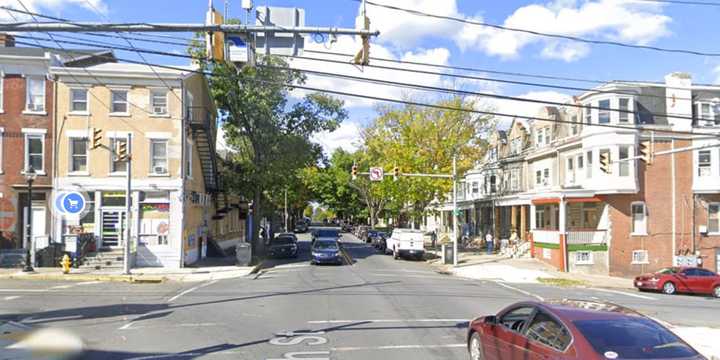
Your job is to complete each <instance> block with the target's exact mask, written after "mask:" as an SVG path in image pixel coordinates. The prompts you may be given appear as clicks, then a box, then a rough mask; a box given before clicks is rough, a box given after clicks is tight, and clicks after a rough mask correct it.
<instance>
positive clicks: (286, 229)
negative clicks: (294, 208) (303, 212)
mask: <svg viewBox="0 0 720 360" xmlns="http://www.w3.org/2000/svg"><path fill="white" fill-rule="evenodd" d="M285 232H288V211H287V188H285Z"/></svg>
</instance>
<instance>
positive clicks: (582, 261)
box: [575, 251, 594, 265]
mask: <svg viewBox="0 0 720 360" xmlns="http://www.w3.org/2000/svg"><path fill="white" fill-rule="evenodd" d="M593 263H594V262H593V253H592V251H576V252H575V264H576V265H592V264H593Z"/></svg>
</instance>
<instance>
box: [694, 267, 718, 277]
mask: <svg viewBox="0 0 720 360" xmlns="http://www.w3.org/2000/svg"><path fill="white" fill-rule="evenodd" d="M695 271H696V272H697V276H707V277H713V276H715V273H714V272H712V271H710V270H706V269H699V268H698V269H695Z"/></svg>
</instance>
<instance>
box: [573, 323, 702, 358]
mask: <svg viewBox="0 0 720 360" xmlns="http://www.w3.org/2000/svg"><path fill="white" fill-rule="evenodd" d="M573 323H574V324H575V326H576V327H577V328H578V329H579V330H580V332H581V333H582V334H583V336H584V337H585V338H586V339H587V340H588V342H590V344H591V345H592V347H593V349H595V351H596V352H597V353H598V354H600V355H603V356H605V357H608V358H610V357H609V356H608V354H610V356H612V358H620V359H660V358H662V359H674V358H683V357H692V356H696V355H697V352H695V350H693V349H692V348H690V347H689V346H688V345H686V344H685V343H684V342H683V341H682V340H680V338H678V337H677V336H675V334H673V333H671V332H670V331H668V330H667V329H665V328H664V327H662V326H660V325H659V324H657V323H656V322H654V321H652V320H649V319H645V318H639V317H637V318H636V317H632V318H622V319H602V320H577V321H574V322H573Z"/></svg>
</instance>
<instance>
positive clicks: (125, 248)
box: [123, 133, 132, 275]
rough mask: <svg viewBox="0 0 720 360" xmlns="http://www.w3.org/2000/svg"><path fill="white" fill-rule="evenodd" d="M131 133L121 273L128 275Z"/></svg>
mask: <svg viewBox="0 0 720 360" xmlns="http://www.w3.org/2000/svg"><path fill="white" fill-rule="evenodd" d="M131 154H132V134H131V133H128V135H127V160H126V161H127V171H125V174H126V175H127V188H126V189H125V191H126V192H125V207H126V209H125V239H124V240H125V241H123V274H125V275H130V237H131V232H130V224H131V221H130V215H131V214H132V204H131V202H132V155H131Z"/></svg>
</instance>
